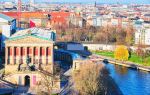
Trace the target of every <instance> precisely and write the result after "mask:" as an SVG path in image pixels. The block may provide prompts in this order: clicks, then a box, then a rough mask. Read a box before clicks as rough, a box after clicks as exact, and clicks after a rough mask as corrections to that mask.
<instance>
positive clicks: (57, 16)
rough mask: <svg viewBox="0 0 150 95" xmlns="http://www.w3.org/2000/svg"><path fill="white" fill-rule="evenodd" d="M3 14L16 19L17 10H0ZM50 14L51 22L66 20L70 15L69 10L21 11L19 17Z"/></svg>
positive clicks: (38, 16) (39, 16) (41, 16)
mask: <svg viewBox="0 0 150 95" xmlns="http://www.w3.org/2000/svg"><path fill="white" fill-rule="evenodd" d="M2 13H3V14H5V15H8V16H11V17H14V18H16V19H17V17H18V16H17V12H2ZM47 14H50V15H51V17H52V18H51V21H53V22H62V23H65V22H66V18H68V17H69V16H70V14H71V13H70V12H22V13H21V18H26V19H29V18H46V15H47Z"/></svg>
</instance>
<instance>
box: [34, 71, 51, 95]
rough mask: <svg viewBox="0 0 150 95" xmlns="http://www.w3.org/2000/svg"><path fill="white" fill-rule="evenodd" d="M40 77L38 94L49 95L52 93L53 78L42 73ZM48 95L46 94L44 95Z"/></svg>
mask: <svg viewBox="0 0 150 95" xmlns="http://www.w3.org/2000/svg"><path fill="white" fill-rule="evenodd" d="M40 76H41V80H40V81H39V82H38V83H37V93H38V95H41V94H39V93H41V92H42V93H47V95H49V94H51V93H52V77H51V76H49V75H47V74H44V73H41V72H40ZM43 95H46V94H43Z"/></svg>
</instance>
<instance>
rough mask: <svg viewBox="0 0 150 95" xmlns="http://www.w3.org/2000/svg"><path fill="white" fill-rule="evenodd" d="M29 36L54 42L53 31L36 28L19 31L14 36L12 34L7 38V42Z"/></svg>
mask: <svg viewBox="0 0 150 95" xmlns="http://www.w3.org/2000/svg"><path fill="white" fill-rule="evenodd" d="M29 35H30V36H34V37H38V38H41V39H44V40H51V41H55V30H47V29H42V28H36V27H34V28H29V29H25V30H20V31H18V32H16V33H15V34H13V35H12V36H11V37H10V38H9V40H13V39H19V38H22V37H25V36H29Z"/></svg>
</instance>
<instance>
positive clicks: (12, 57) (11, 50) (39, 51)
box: [5, 46, 53, 65]
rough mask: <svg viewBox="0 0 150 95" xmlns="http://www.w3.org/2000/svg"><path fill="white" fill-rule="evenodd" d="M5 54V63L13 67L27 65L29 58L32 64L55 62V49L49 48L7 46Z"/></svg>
mask: <svg viewBox="0 0 150 95" xmlns="http://www.w3.org/2000/svg"><path fill="white" fill-rule="evenodd" d="M5 52H6V53H5V63H6V64H11V65H13V64H23V63H27V58H29V60H30V63H32V64H38V63H42V64H49V63H51V62H52V60H53V59H52V58H53V57H51V56H52V55H53V54H52V53H53V49H52V47H47V46H43V47H40V46H31V47H27V46H23V47H21V46H20V47H19V46H6V47H5Z"/></svg>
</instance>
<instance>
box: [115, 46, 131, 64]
mask: <svg viewBox="0 0 150 95" xmlns="http://www.w3.org/2000/svg"><path fill="white" fill-rule="evenodd" d="M114 57H115V59H117V60H121V61H125V60H128V58H129V52H128V49H127V47H126V46H124V45H120V46H118V47H117V48H116V50H115V52H114Z"/></svg>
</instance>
